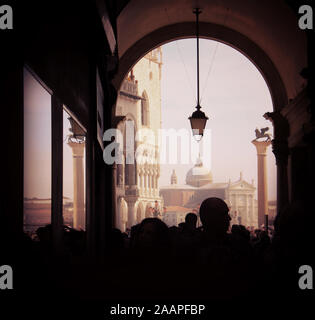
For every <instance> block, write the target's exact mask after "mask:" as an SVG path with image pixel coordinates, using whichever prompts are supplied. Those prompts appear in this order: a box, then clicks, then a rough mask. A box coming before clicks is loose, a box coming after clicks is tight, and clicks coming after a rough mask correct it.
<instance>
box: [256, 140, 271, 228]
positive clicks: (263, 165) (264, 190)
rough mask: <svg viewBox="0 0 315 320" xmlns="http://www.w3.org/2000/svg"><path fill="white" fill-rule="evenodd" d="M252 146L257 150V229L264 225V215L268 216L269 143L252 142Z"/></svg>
mask: <svg viewBox="0 0 315 320" xmlns="http://www.w3.org/2000/svg"><path fill="white" fill-rule="evenodd" d="M252 144H253V145H254V146H255V147H256V150H257V172H258V179H257V180H258V190H257V193H258V227H259V228H260V226H261V225H262V224H264V223H265V215H267V214H268V185H267V148H268V147H269V146H270V145H271V141H257V140H253V141H252Z"/></svg>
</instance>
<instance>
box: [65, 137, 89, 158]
mask: <svg viewBox="0 0 315 320" xmlns="http://www.w3.org/2000/svg"><path fill="white" fill-rule="evenodd" d="M68 145H69V147H70V148H71V149H72V153H73V156H77V157H83V155H84V147H85V142H80V143H79V142H74V141H71V140H69V141H68Z"/></svg>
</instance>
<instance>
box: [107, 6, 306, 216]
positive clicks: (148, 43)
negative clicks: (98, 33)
mask: <svg viewBox="0 0 315 320" xmlns="http://www.w3.org/2000/svg"><path fill="white" fill-rule="evenodd" d="M194 6H196V3H195V1H169V0H160V1H158V2H156V3H154V5H152V3H151V2H149V1H146V0H130V1H128V2H126V4H125V5H124V6H123V7H122V10H121V12H120V14H119V16H118V18H117V33H118V43H117V45H118V56H119V69H118V72H117V74H116V76H115V78H114V79H113V85H114V87H115V88H116V89H117V90H118V89H119V87H120V84H121V83H122V81H123V79H124V77H125V75H126V74H127V72H128V71H129V70H130V69H131V68H132V66H133V65H134V64H135V63H137V61H138V60H139V59H140V58H141V57H143V56H144V55H145V54H146V53H148V52H149V51H151V50H152V49H154V48H156V47H158V46H160V45H162V44H164V43H167V42H170V41H173V40H177V39H184V38H190V37H194V36H195V22H194V15H193V14H192V9H193V8H194ZM198 7H199V8H201V9H202V11H203V13H202V14H201V15H200V28H199V29H200V35H201V37H204V38H207V39H212V40H216V41H220V42H223V43H225V44H227V45H229V46H231V47H233V48H235V49H236V50H238V51H240V52H241V53H242V54H243V55H245V56H246V57H247V58H248V59H249V60H251V61H252V62H253V64H254V65H255V66H256V67H257V69H258V70H259V71H260V72H261V74H262V76H263V78H264V79H265V81H266V84H267V86H268V88H269V90H270V94H271V98H272V102H273V111H274V112H273V113H274V114H273V115H272V117H270V118H273V119H274V120H273V126H274V131H275V137H274V140H273V152H274V154H275V156H276V163H277V180H278V182H277V198H278V205H279V203H280V206H278V211H279V208H280V207H285V205H286V203H287V201H288V188H291V187H292V186H289V182H290V181H289V179H288V157H289V151H288V150H289V148H288V138H289V135H287V134H286V133H285V130H282V127H283V125H282V122H286V123H287V124H288V120H287V119H285V118H284V117H283V115H282V114H280V112H282V111H283V110H284V109H288V108H287V107H288V106H290V104H293V102H292V101H294V100H295V99H297V100H298V96H299V94H300V93H301V92H303V88H305V86H306V84H307V81H306V80H305V79H304V78H303V77H302V76H301V75H300V73H301V71H302V70H303V69H304V68H306V67H307V38H306V33H305V32H304V31H302V30H300V29H299V28H298V26H297V23H298V21H297V18H296V17H297V12H294V11H292V9H291V7H290V6H289V5H288V4H287V3H286V1H272V0H267V1H264V2H263V3H262V2H253V1H251V0H242V1H237V2H236V1H233V0H222V1H220V2H212V1H207V0H200V1H198ZM279 17H281V19H279ZM130 25H132V26H133V27H132V28H130ZM288 53H289V54H288ZM304 91H305V90H304ZM299 103H300V104H301V108H299ZM305 105H307V104H305ZM305 105H302V102H300V101H297V103H295V109H296V110H298V109H302V110H303V111H302V113H303V114H304V115H305V117H306V113H307V111H306V109H307V108H306V107H305ZM288 112H290V111H288ZM280 118H282V119H280ZM277 119H280V120H279V121H276V120H277ZM282 120H283V121H282ZM291 122H292V121H291ZM301 126H302V124H301ZM301 126H300V127H301ZM296 127H297V126H296V125H295V126H294V128H293V129H294V130H295V131H298V130H299V129H295V128H296ZM294 130H293V131H294ZM300 131H301V130H300ZM290 135H292V133H291V134H290Z"/></svg>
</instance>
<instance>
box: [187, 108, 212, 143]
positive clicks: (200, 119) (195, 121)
mask: <svg viewBox="0 0 315 320" xmlns="http://www.w3.org/2000/svg"><path fill="white" fill-rule="evenodd" d="M198 107H199V106H197V111H195V112H194V113H193V114H192V115H191V117H189V120H190V125H191V129H192V132H193V136H194V138H195V139H196V140H197V141H200V140H201V138H202V136H203V132H204V129H205V127H206V123H207V120H208V119H209V118H208V117H207V116H206V115H205V113H204V112H202V111H200V110H199V109H200V107H199V108H198Z"/></svg>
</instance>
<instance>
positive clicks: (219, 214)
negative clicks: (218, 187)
mask: <svg viewBox="0 0 315 320" xmlns="http://www.w3.org/2000/svg"><path fill="white" fill-rule="evenodd" d="M199 215H200V220H201V222H202V225H203V227H204V230H205V232H206V233H209V234H210V233H211V234H212V235H213V236H216V237H220V236H223V235H225V234H226V232H227V231H228V229H229V225H230V220H231V218H230V216H229V208H228V206H227V205H226V203H225V202H224V201H223V200H221V199H219V198H208V199H206V200H204V201H203V202H202V204H201V206H200V209H199Z"/></svg>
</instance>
